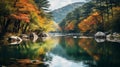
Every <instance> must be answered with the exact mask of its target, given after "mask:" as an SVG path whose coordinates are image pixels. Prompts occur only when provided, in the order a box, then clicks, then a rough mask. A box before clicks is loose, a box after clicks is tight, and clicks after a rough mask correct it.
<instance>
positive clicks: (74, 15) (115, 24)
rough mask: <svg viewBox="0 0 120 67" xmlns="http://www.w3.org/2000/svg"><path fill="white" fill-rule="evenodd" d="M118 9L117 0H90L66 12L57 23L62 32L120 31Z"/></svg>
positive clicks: (119, 3)
mask: <svg viewBox="0 0 120 67" xmlns="http://www.w3.org/2000/svg"><path fill="white" fill-rule="evenodd" d="M119 10H120V2H119V1H118V0H91V1H89V2H87V3H85V4H84V5H83V6H81V7H79V8H76V9H75V10H74V11H72V12H70V13H68V15H67V16H66V18H65V19H63V21H62V22H61V23H60V24H59V25H60V27H61V28H62V30H63V32H82V33H87V34H88V33H95V32H97V31H103V32H109V33H110V32H120V31H119V30H118V29H120V27H119V26H120V20H119V17H120V12H119Z"/></svg>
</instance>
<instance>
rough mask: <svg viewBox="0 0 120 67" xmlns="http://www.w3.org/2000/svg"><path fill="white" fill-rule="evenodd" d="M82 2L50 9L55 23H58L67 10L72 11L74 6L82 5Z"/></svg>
mask: <svg viewBox="0 0 120 67" xmlns="http://www.w3.org/2000/svg"><path fill="white" fill-rule="evenodd" d="M83 4H84V2H76V3H72V4H69V5H67V6H64V7H62V8H59V9H56V10H54V11H52V15H53V18H54V21H55V22H56V23H60V22H61V21H62V20H63V19H64V18H65V17H66V15H67V14H68V13H69V12H71V11H73V10H74V9H75V8H78V7H79V6H82V5H83Z"/></svg>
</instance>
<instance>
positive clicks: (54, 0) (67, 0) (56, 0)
mask: <svg viewBox="0 0 120 67" xmlns="http://www.w3.org/2000/svg"><path fill="white" fill-rule="evenodd" d="M48 1H50V4H51V6H50V8H49V9H50V10H55V9H58V8H61V7H63V6H66V5H68V4H71V3H74V2H85V0H48Z"/></svg>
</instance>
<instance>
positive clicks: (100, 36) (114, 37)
mask: <svg viewBox="0 0 120 67" xmlns="http://www.w3.org/2000/svg"><path fill="white" fill-rule="evenodd" d="M94 37H95V40H96V41H97V42H104V41H106V40H107V41H110V42H119V43H120V34H119V33H116V32H115V33H112V34H105V33H104V32H97V33H96V34H95V35H94Z"/></svg>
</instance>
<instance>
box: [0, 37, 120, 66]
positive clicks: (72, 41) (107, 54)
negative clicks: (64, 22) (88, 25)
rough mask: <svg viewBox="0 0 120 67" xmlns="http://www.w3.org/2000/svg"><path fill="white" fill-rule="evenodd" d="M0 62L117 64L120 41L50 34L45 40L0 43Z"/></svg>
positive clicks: (17, 64) (50, 64)
mask: <svg viewBox="0 0 120 67" xmlns="http://www.w3.org/2000/svg"><path fill="white" fill-rule="evenodd" d="M0 44H1V46H0V65H4V66H9V67H17V66H20V67H21V66H24V67H29V66H30V67H118V66H120V65H119V63H120V58H119V57H120V53H119V52H120V48H119V47H120V43H115V42H108V41H105V42H100V43H97V42H96V41H95V40H94V39H93V38H72V37H57V38H56V37H54V38H50V39H47V40H45V41H41V40H39V39H38V40H37V41H36V42H32V41H23V42H22V43H21V44H18V45H14V46H8V45H5V44H6V43H3V42H2V43H0Z"/></svg>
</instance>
